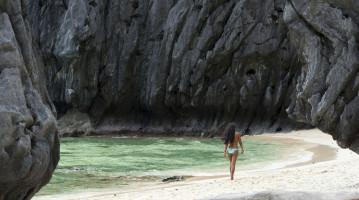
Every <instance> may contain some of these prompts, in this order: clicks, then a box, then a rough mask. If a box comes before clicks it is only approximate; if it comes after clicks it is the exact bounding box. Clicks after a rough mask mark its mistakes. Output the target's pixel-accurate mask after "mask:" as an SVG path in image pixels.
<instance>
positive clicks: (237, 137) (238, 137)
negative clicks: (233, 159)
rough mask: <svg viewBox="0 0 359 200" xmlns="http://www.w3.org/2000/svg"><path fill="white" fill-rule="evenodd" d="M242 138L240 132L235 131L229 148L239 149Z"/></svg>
mask: <svg viewBox="0 0 359 200" xmlns="http://www.w3.org/2000/svg"><path fill="white" fill-rule="evenodd" d="M240 140H241V134H240V133H238V132H235V133H234V139H233V142H231V143H230V144H229V148H231V149H238V142H239V141H240Z"/></svg>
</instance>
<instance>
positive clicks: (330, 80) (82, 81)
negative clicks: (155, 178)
mask: <svg viewBox="0 0 359 200" xmlns="http://www.w3.org/2000/svg"><path fill="white" fill-rule="evenodd" d="M24 1H25V2H26V4H27V6H26V9H27V10H28V13H29V19H30V21H31V25H32V30H33V33H34V37H35V41H36V42H37V44H38V45H39V47H40V49H41V52H42V55H43V58H44V62H45V65H46V68H45V74H46V79H47V88H48V90H49V95H50V97H51V99H52V100H53V101H54V104H55V106H56V108H57V110H58V112H59V117H61V116H62V115H63V114H65V113H66V111H67V110H68V109H70V108H75V109H77V110H79V111H80V112H84V113H86V114H87V115H89V117H90V120H91V124H92V127H93V133H107V132H119V131H135V132H143V133H153V132H156V133H174V134H184V133H187V134H195V135H199V134H201V133H203V132H204V133H205V134H206V135H209V136H211V135H216V134H219V133H220V131H221V130H222V129H223V127H224V126H225V125H226V124H227V123H228V122H231V121H234V122H236V123H237V126H238V131H241V132H243V133H244V134H260V133H262V132H278V131H290V130H292V129H298V128H309V127H313V126H315V127H318V128H320V129H321V130H323V131H324V132H328V133H330V134H331V135H333V138H334V139H335V140H337V141H338V144H339V145H340V146H341V147H343V148H350V149H352V150H353V151H355V152H359V141H358V138H357V137H358V136H356V135H357V132H358V131H359V125H358V123H356V121H357V119H358V118H359V114H358V113H359V112H356V111H357V110H358V104H359V99H358V97H357V96H358V89H359V77H358V72H357V71H358V69H357V68H358V56H359V52H358V51H359V50H358V42H357V40H358V37H359V36H358V35H359V34H358V31H359V28H358V23H359V21H358V19H359V16H358V15H359V10H358V7H359V6H358V2H357V1H354V0H324V1H323V0H320V1H319V0H314V1H313V0H312V1H309V0H289V1H285V0H276V1H274V0H267V1H259V0H241V1H235V0H229V1H228V0H218V1H201V0H196V1H190V0H182V1H160V0H151V1H138V0H123V1H116V0H79V1H77V0H66V1H43V0H34V1H30V0H24Z"/></svg>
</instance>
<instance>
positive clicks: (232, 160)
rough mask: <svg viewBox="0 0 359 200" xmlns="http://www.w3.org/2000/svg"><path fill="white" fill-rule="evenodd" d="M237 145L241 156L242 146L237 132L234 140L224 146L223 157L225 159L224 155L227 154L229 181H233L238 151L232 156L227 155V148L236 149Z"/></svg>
mask: <svg viewBox="0 0 359 200" xmlns="http://www.w3.org/2000/svg"><path fill="white" fill-rule="evenodd" d="M238 144H239V145H240V147H241V153H242V154H243V152H244V151H243V145H242V140H241V134H240V133H238V132H235V133H234V140H233V142H232V143H229V144H225V147H224V157H226V154H228V158H229V163H230V165H229V171H230V173H231V180H233V175H234V171H235V169H236V161H237V157H238V151H235V152H234V153H233V154H232V155H231V154H229V153H228V152H227V148H231V149H238Z"/></svg>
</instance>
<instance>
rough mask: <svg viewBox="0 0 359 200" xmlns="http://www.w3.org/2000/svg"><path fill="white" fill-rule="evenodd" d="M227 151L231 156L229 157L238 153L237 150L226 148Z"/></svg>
mask: <svg viewBox="0 0 359 200" xmlns="http://www.w3.org/2000/svg"><path fill="white" fill-rule="evenodd" d="M227 151H228V153H229V154H231V155H232V154H233V153H234V152H235V151H238V149H231V148H228V150H227Z"/></svg>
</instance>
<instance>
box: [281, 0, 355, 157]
mask: <svg viewBox="0 0 359 200" xmlns="http://www.w3.org/2000/svg"><path fill="white" fill-rule="evenodd" d="M345 2H346V3H345ZM336 4H337V5H338V6H336ZM357 4H358V3H354V1H341V2H339V1H331V2H326V1H289V2H288V3H287V4H286V6H285V10H284V19H285V23H286V24H287V26H288V29H289V32H288V34H289V37H290V40H291V42H292V43H293V45H294V46H295V47H296V48H297V49H298V52H300V54H301V55H300V58H301V62H302V63H303V67H302V71H301V74H300V75H299V76H298V78H297V85H296V89H295V91H294V94H293V100H292V104H291V106H290V107H289V108H288V109H287V112H288V114H289V116H290V117H292V118H293V119H295V120H299V121H303V122H307V123H310V124H312V125H313V126H316V127H319V128H320V129H321V130H323V131H325V132H329V133H330V134H331V135H332V136H333V139H335V140H337V141H338V144H339V145H340V146H341V147H343V148H348V147H349V148H350V149H352V150H353V151H355V152H359V151H358V150H359V149H358V146H357V145H356V144H357V143H358V136H356V135H357V134H356V133H357V132H358V131H359V125H358V124H357V123H356V122H354V121H357V119H358V118H359V115H358V114H357V110H358V108H359V107H358V106H359V104H358V103H359V102H358V97H357V95H358V93H357V92H358V85H357V84H358V81H357V79H358V78H359V77H358V72H357V71H358V66H359V51H358V42H357V40H358V36H359V28H358V25H357V23H356V22H355V21H354V18H355V17H356V14H353V13H357V11H356V10H355V8H356V7H355V5H357ZM348 6H353V10H352V12H348V10H347V9H350V8H349V7H348ZM340 7H343V10H341V9H339V8H340ZM304 66H305V67H304Z"/></svg>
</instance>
